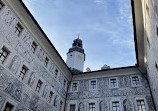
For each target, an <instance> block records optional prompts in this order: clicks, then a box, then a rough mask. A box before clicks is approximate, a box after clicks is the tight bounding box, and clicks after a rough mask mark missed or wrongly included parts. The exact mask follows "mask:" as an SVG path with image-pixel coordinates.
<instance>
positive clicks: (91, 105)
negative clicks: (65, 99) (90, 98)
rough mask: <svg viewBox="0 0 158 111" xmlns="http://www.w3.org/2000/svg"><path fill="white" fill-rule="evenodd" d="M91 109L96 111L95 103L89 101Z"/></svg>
mask: <svg viewBox="0 0 158 111" xmlns="http://www.w3.org/2000/svg"><path fill="white" fill-rule="evenodd" d="M89 111H95V103H89Z"/></svg>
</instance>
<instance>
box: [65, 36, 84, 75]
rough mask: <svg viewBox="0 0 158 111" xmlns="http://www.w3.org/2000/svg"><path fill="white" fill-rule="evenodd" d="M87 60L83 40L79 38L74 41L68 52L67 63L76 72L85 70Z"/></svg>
mask: <svg viewBox="0 0 158 111" xmlns="http://www.w3.org/2000/svg"><path fill="white" fill-rule="evenodd" d="M84 61H85V53H84V49H83V45H82V40H81V39H79V36H78V38H77V39H75V40H74V41H73V44H72V48H70V49H69V51H68V53H67V61H66V64H67V65H68V67H69V68H70V69H71V70H72V72H74V73H78V72H83V68H84Z"/></svg>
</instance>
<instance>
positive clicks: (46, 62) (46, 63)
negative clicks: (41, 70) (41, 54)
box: [44, 57, 49, 67]
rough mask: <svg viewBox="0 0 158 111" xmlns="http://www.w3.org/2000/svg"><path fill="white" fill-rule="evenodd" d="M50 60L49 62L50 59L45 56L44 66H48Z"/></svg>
mask: <svg viewBox="0 0 158 111" xmlns="http://www.w3.org/2000/svg"><path fill="white" fill-rule="evenodd" d="M48 62H49V59H48V58H47V57H46V58H45V61H44V66H45V67H47V65H48Z"/></svg>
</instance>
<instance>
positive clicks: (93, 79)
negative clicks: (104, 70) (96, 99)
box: [89, 79, 98, 91]
mask: <svg viewBox="0 0 158 111" xmlns="http://www.w3.org/2000/svg"><path fill="white" fill-rule="evenodd" d="M92 81H95V82H96V87H95V89H92V88H91V82H92ZM97 89H98V87H97V79H92V80H89V90H91V91H93V90H97Z"/></svg>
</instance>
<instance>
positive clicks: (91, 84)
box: [90, 80, 97, 90]
mask: <svg viewBox="0 0 158 111" xmlns="http://www.w3.org/2000/svg"><path fill="white" fill-rule="evenodd" d="M90 89H91V90H95V89H97V84H96V80H92V81H90Z"/></svg>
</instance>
